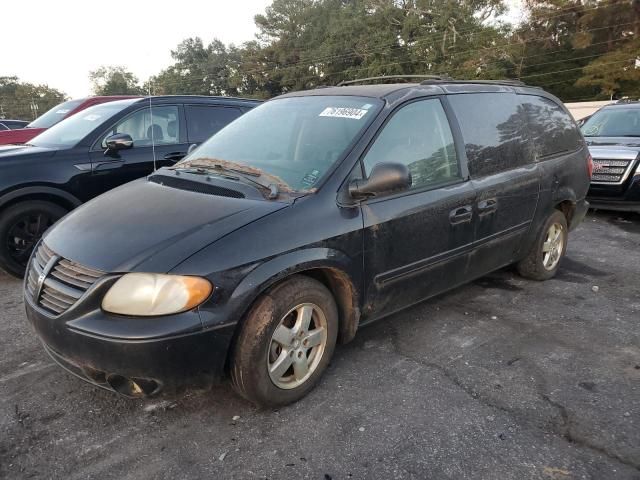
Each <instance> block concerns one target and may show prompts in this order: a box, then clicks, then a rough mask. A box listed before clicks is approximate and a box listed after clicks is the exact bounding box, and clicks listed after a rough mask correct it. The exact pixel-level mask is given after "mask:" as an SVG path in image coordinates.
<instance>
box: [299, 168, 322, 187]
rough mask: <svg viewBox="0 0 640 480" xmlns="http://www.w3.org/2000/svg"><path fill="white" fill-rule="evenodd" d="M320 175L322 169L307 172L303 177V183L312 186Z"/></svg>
mask: <svg viewBox="0 0 640 480" xmlns="http://www.w3.org/2000/svg"><path fill="white" fill-rule="evenodd" d="M318 177H320V170H316V169H313V170H311V171H310V172H309V173H307V174H306V175H305V176H304V177H302V181H301V183H302V184H303V185H304V186H305V187H307V188H311V187H313V186H314V185H315V183H316V182H317V181H318Z"/></svg>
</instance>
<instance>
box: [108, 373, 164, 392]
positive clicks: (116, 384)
mask: <svg viewBox="0 0 640 480" xmlns="http://www.w3.org/2000/svg"><path fill="white" fill-rule="evenodd" d="M107 383H108V384H109V385H110V386H111V388H113V389H114V390H115V391H116V392H118V393H119V394H121V395H124V396H126V397H132V398H140V397H146V396H149V395H152V394H153V393H155V392H156V391H157V390H158V383H157V382H156V381H155V380H149V379H146V378H127V377H123V376H122V375H116V374H111V375H109V376H108V377H107Z"/></svg>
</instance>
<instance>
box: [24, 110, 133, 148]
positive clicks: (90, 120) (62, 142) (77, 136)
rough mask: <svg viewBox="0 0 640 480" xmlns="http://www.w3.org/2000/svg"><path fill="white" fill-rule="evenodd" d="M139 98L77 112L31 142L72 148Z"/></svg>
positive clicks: (36, 144) (45, 145)
mask: <svg viewBox="0 0 640 480" xmlns="http://www.w3.org/2000/svg"><path fill="white" fill-rule="evenodd" d="M135 101H137V99H131V100H118V101H116V102H109V103H102V104H100V105H96V106H94V107H89V108H87V109H86V110H82V111H81V112H78V113H76V114H75V115H73V116H71V117H69V118H67V119H65V120H63V121H62V122H60V123H57V124H55V125H54V126H53V127H51V128H50V129H48V130H45V131H44V132H42V133H41V134H40V135H37V136H36V137H34V138H33V139H32V140H31V141H30V142H29V144H30V145H35V146H36V147H52V148H71V147H74V146H76V145H77V144H78V142H80V140H82V139H83V138H84V137H86V136H87V135H89V133H91V132H92V131H93V130H94V129H95V128H96V127H99V126H101V125H102V124H103V123H104V122H105V121H106V120H108V119H109V118H111V117H113V116H114V115H115V114H117V113H119V112H121V111H122V110H124V109H125V108H127V107H128V106H129V105H131V104H132V103H133V102H135Z"/></svg>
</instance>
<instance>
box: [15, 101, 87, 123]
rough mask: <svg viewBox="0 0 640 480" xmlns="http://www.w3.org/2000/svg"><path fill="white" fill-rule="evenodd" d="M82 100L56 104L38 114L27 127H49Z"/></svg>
mask: <svg viewBox="0 0 640 480" xmlns="http://www.w3.org/2000/svg"><path fill="white" fill-rule="evenodd" d="M83 101H84V100H82V99H80V100H69V101H68V102H63V103H61V104H59V105H56V106H55V107H53V108H52V109H51V110H48V111H47V112H45V113H43V114H42V115H40V116H39V117H38V118H36V119H35V120H34V121H33V122H31V123H30V124H29V125H27V128H49V127H51V126H53V125H55V124H56V123H58V122H59V121H61V120H62V119H63V118H64V117H65V116H66V115H67V114H68V113H69V112H70V111H71V110H73V109H74V108H76V107H77V106H78V105H80V104H81V103H82V102H83Z"/></svg>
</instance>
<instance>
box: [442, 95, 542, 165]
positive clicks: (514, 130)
mask: <svg viewBox="0 0 640 480" xmlns="http://www.w3.org/2000/svg"><path fill="white" fill-rule="evenodd" d="M448 99H449V102H450V104H451V106H452V107H453V111H454V112H455V114H456V118H457V119H458V123H459V124H460V128H461V130H462V137H463V139H464V144H465V151H466V153H467V159H468V163H469V173H470V174H471V176H472V177H482V176H486V175H491V174H495V173H499V172H502V171H505V170H509V169H512V168H515V167H518V166H522V165H527V164H529V163H532V162H533V161H534V158H535V156H534V151H533V145H532V144H531V142H530V139H529V135H528V131H527V125H526V115H525V113H524V110H523V108H522V106H521V105H520V103H519V102H518V97H517V95H516V94H515V93H470V94H457V95H449V96H448Z"/></svg>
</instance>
